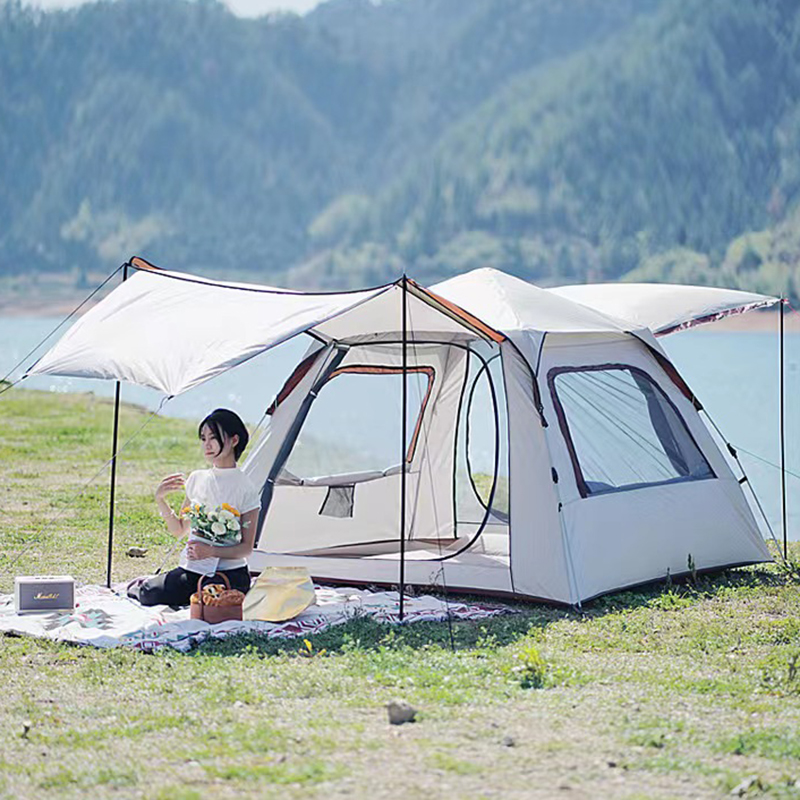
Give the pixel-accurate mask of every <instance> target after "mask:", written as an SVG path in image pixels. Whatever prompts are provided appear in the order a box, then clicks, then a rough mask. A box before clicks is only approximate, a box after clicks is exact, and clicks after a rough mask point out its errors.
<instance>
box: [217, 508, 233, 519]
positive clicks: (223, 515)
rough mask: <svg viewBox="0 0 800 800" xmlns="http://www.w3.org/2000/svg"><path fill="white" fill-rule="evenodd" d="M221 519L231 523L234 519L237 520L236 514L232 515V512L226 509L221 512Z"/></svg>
mask: <svg viewBox="0 0 800 800" xmlns="http://www.w3.org/2000/svg"><path fill="white" fill-rule="evenodd" d="M219 518H220V519H221V520H222V521H223V522H230V521H231V520H232V519H236V515H235V514H231V512H230V511H228V510H227V509H224V508H223V509H222V510H221V511H220V512H219Z"/></svg>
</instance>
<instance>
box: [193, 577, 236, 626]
mask: <svg viewBox="0 0 800 800" xmlns="http://www.w3.org/2000/svg"><path fill="white" fill-rule="evenodd" d="M218 576H219V577H220V578H222V580H223V581H224V583H225V588H224V589H222V590H218V591H216V592H212V591H211V590H210V588H209V586H215V587H216V586H218V585H219V582H218V581H215V580H214V579H215V578H217V577H218ZM205 578H209V579H211V581H212V583H211V584H210V585H209V586H203V580H204V579H205ZM242 603H244V594H243V593H242V592H240V591H239V590H238V589H231V582H230V581H229V580H228V576H227V575H225V574H224V573H222V572H215V573H214V574H213V575H201V576H200V578H199V580H198V581H197V591H196V592H195V593H194V594H193V595H192V597H191V599H190V603H189V614H190V616H191V618H192V619H201V620H203V621H204V622H208V623H209V624H210V625H214V624H216V623H217V622H230V621H231V620H240V619H241V618H242Z"/></svg>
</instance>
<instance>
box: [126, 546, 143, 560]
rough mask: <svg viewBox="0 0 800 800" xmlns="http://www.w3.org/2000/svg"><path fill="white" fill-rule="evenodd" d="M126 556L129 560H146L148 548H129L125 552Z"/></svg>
mask: <svg viewBox="0 0 800 800" xmlns="http://www.w3.org/2000/svg"><path fill="white" fill-rule="evenodd" d="M125 555H126V556H128V557H129V558H144V557H145V556H146V555H147V548H146V547H129V548H128V549H127V550H126V551H125Z"/></svg>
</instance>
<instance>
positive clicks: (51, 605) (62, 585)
mask: <svg viewBox="0 0 800 800" xmlns="http://www.w3.org/2000/svg"><path fill="white" fill-rule="evenodd" d="M74 608H75V579H74V578H73V577H72V576H71V575H20V576H19V577H17V578H15V579H14V610H15V611H16V612H17V614H32V613H35V612H37V611H72V610H73V609H74Z"/></svg>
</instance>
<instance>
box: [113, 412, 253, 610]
mask: <svg viewBox="0 0 800 800" xmlns="http://www.w3.org/2000/svg"><path fill="white" fill-rule="evenodd" d="M198 435H199V437H200V442H201V443H202V447H203V455H204V456H205V457H206V460H207V461H208V462H209V463H210V465H211V466H210V468H209V469H201V470H197V471H195V472H192V473H191V474H190V475H189V477H188V478H184V476H183V474H181V473H178V474H175V475H168V476H167V477H166V478H164V479H163V480H162V481H161V483H159V484H158V488H157V489H156V504H157V505H158V510H159V512H160V514H161V516H162V517H163V518H164V521H165V522H166V525H167V528H168V529H169V532H170V533H171V534H172V535H173V536H175V537H177V538H181V537H183V536H187V535H188V537H189V538H188V541H187V544H186V546H185V547H184V548H183V551H182V553H181V558H180V561H179V566H178V567H176V568H175V569H173V570H170V571H169V572H167V573H164V574H161V575H156V576H154V577H152V578H147V579H146V580H144V581H142V582H141V583H139V584H138V585H136V583H135V582H134V583H133V584H131V586H130V587H129V589H128V594H129V595H131V596H132V597H134V598H135V599H137V600H138V601H139V602H140V603H141V604H142V605H145V606H154V605H160V604H163V605H169V606H185V605H188V604H189V600H190V598H191V596H192V594H193V593H194V592H196V591H197V582H198V580H199V579H200V577H201V576H203V575H213V574H214V573H216V572H220V573H222V574H224V575H226V576H227V578H228V580H229V581H230V584H231V588H232V589H238V590H239V591H241V592H247V591H248V589H249V588H250V572H249V570H248V567H247V556H249V555H250V553H252V551H253V541H254V539H255V535H256V525H257V522H258V513H259V509H260V507H261V501H260V496H259V492H258V490H257V489H256V488H255V486H254V485H253V483H252V482H251V481H250V479H249V478H248V477H247V476H246V475H245V474H244V473H243V472H242V471H241V470H240V469H239V468H238V467H237V465H236V462H237V461H238V460H239V456H241V454H242V452H243V451H244V449H245V447H246V446H247V442H248V439H249V436H248V433H247V429H246V428H245V426H244V423H243V422H242V420H241V419H240V418H239V416H238V414H236V413H234V412H233V411H229V410H228V409H225V408H218V409H217V410H216V411H213V412H212V413H211V414H209V415H208V416H207V417H206V418H205V419H204V420H203V421H202V422H201V423H200V425H199V426H198ZM181 489H184V490H185V492H186V497H185V500H184V503H183V504H182V506H181V508H182V509H183V511H182V512H181V514H180V515H177V514H175V512H174V511H173V510H172V508H171V507H170V506H169V504H168V503H167V501H166V497H167V495H168V494H169V493H170V492H176V491H180V490H181ZM199 519H203V520H204V521H205V522H206V523H209V524H208V525H207V527H208V529H207V530H206V529H203V530H200V526H199V523H198V520H199ZM191 520H194V524H195V525H196V526H197V527H193V524H192V521H191ZM211 520H214V521H213V522H211ZM215 526H216V527H215ZM231 541H233V542H235V543H230V542H231ZM213 542H217V543H216V544H215V543H213ZM223 542H224V544H223Z"/></svg>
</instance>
